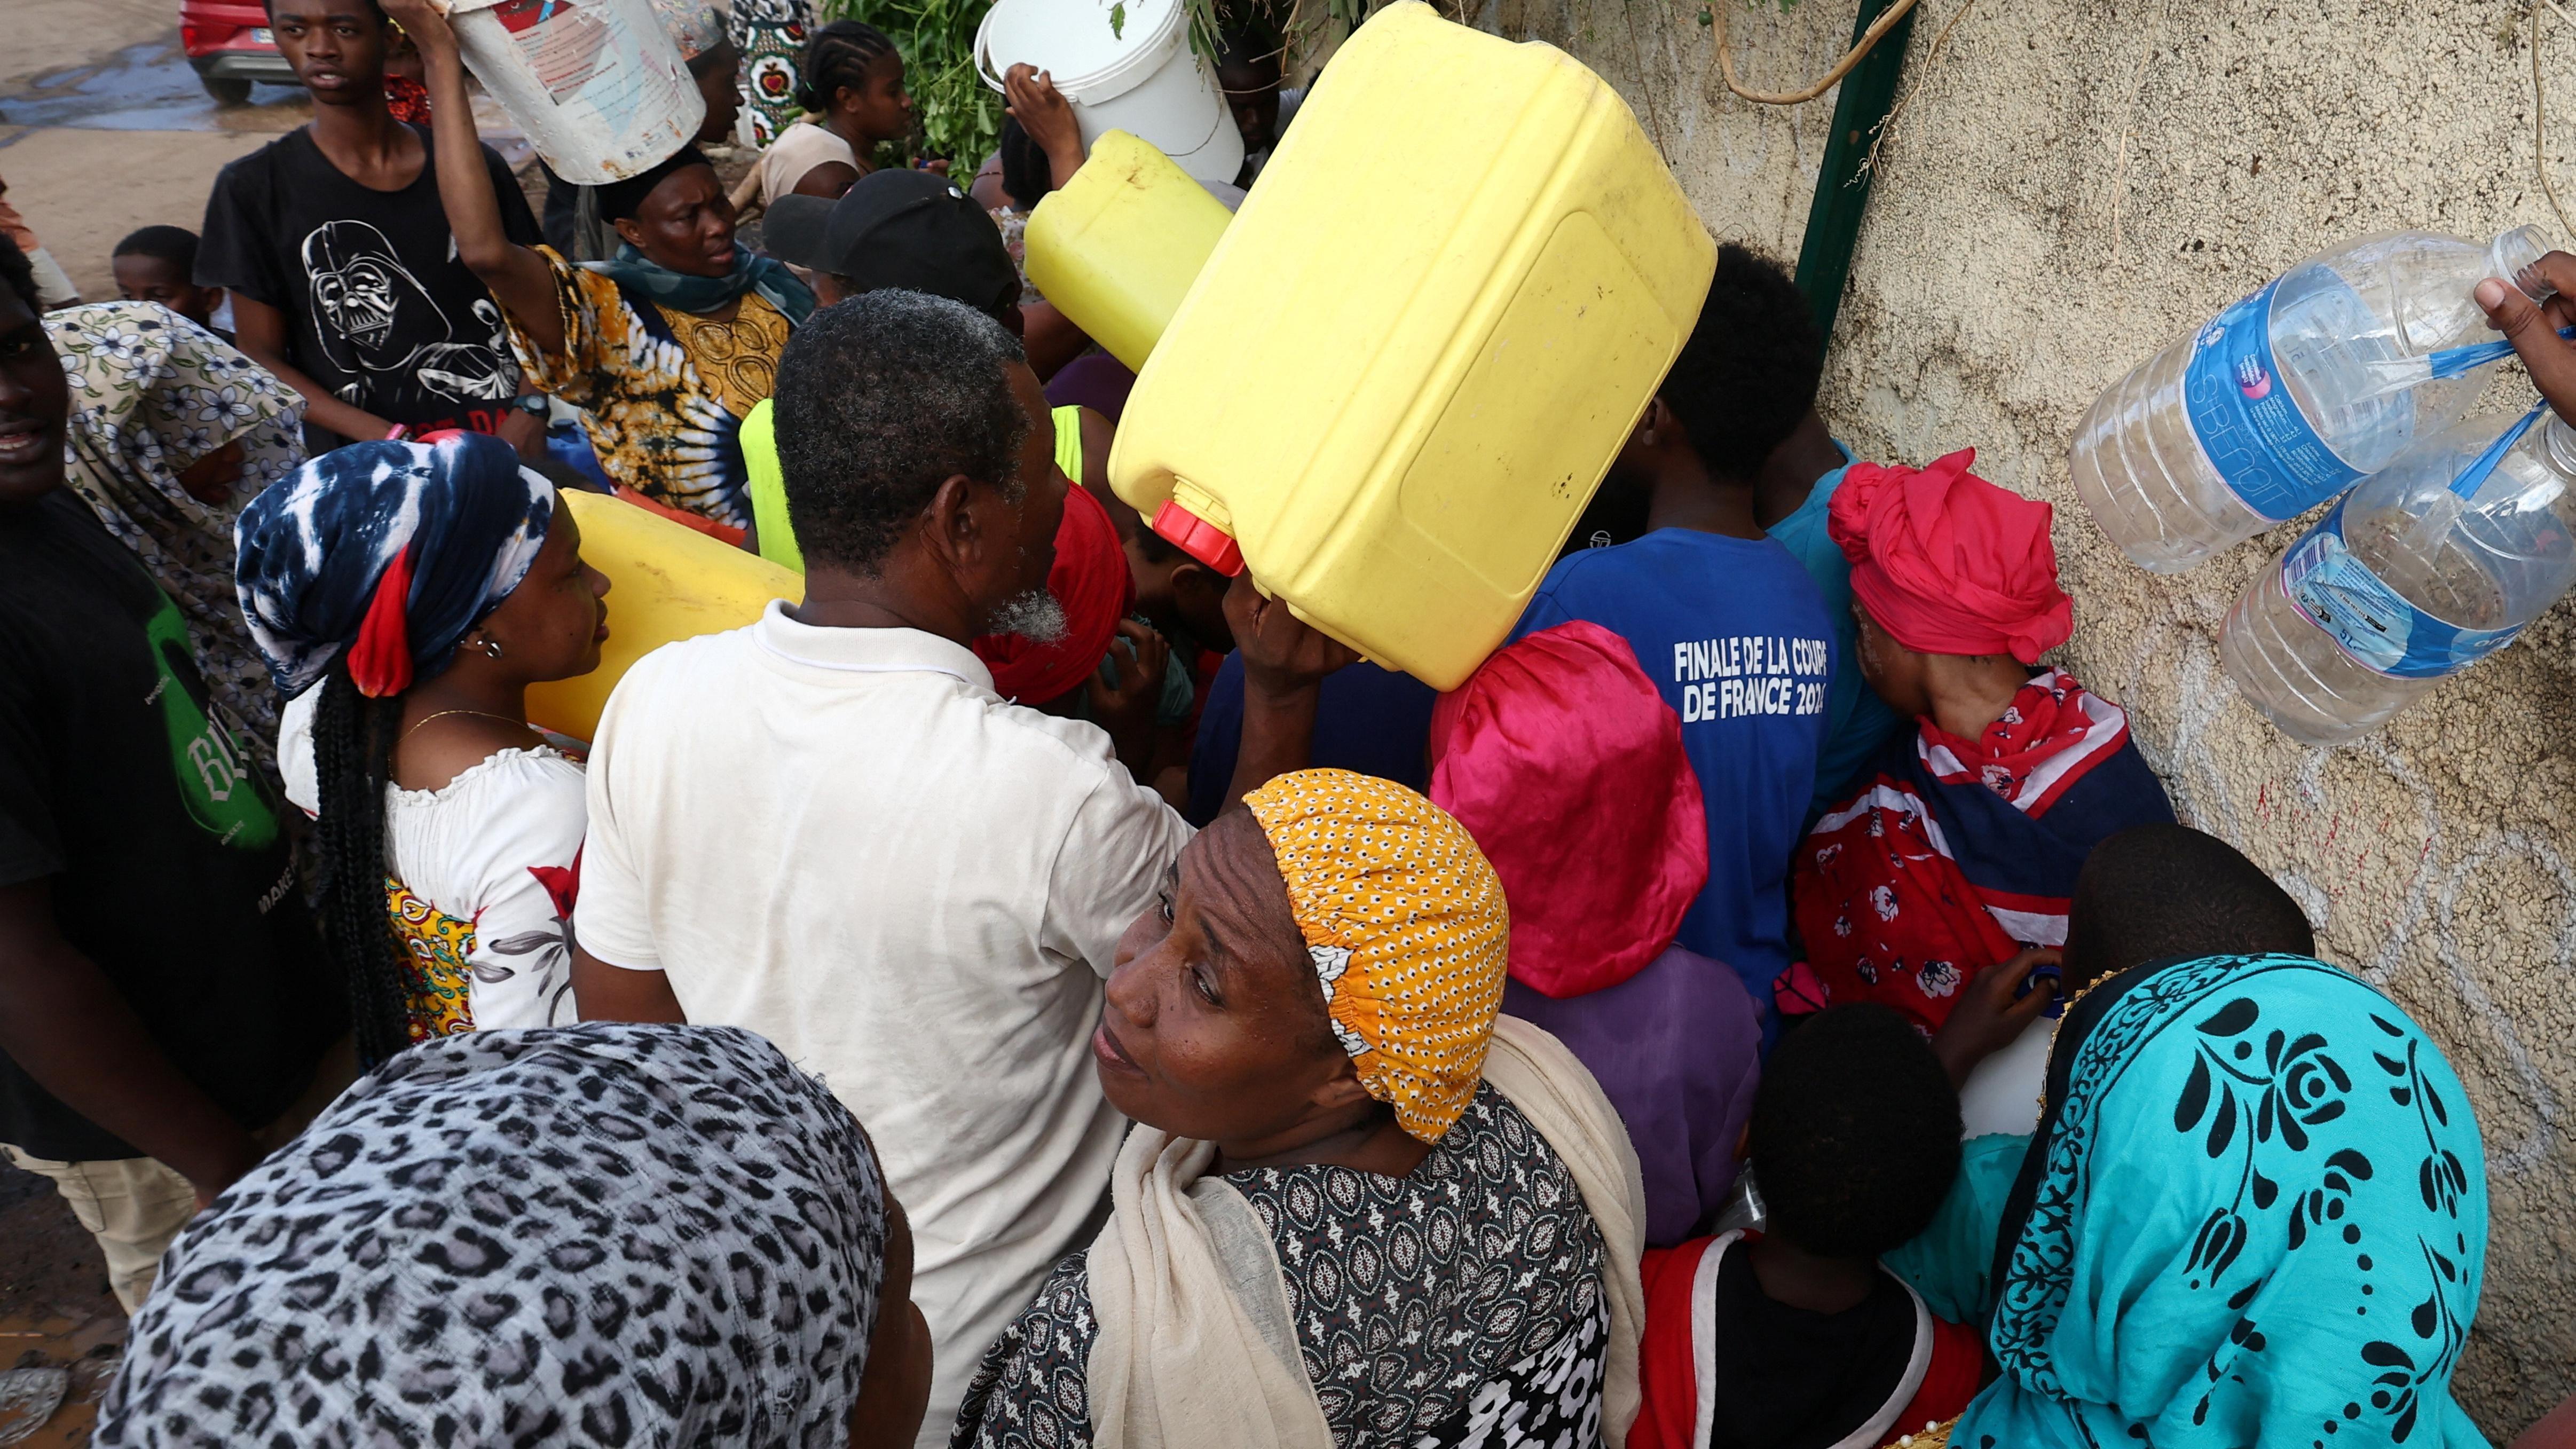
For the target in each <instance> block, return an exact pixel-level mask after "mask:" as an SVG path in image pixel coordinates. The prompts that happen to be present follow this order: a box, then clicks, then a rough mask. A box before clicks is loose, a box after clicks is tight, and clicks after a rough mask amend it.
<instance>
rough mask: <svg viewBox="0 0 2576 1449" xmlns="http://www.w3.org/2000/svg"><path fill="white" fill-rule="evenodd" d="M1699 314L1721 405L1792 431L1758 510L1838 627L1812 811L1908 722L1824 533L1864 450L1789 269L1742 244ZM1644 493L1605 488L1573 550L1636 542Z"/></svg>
mask: <svg viewBox="0 0 2576 1449" xmlns="http://www.w3.org/2000/svg"><path fill="white" fill-rule="evenodd" d="M1700 315H1701V317H1702V318H1703V319H1706V318H1708V317H1710V316H1712V315H1716V316H1720V317H1723V318H1725V319H1726V321H1727V323H1728V326H1727V328H1726V330H1725V331H1724V332H1723V333H1722V334H1721V335H1723V336H1724V337H1726V338H1727V339H1728V342H1729V346H1728V349H1727V351H1726V352H1725V353H1723V354H1722V355H1720V356H1719V357H1717V358H1716V359H1714V364H1713V365H1714V367H1715V368H1716V369H1717V375H1718V378H1719V386H1718V387H1717V388H1716V389H1715V401H1714V402H1713V403H1712V404H1711V406H1712V408H1714V409H1721V410H1723V411H1724V412H1726V413H1727V414H1730V415H1731V416H1732V418H1733V420H1734V421H1733V423H1732V424H1731V426H1732V427H1733V428H1734V429H1735V430H1737V431H1740V432H1743V433H1746V434H1750V435H1753V436H1760V437H1770V436H1774V435H1778V434H1781V433H1784V432H1785V434H1786V436H1785V437H1783V438H1782V440H1781V441H1780V443H1779V444H1778V445H1777V446H1775V447H1773V448H1772V449H1771V451H1770V453H1769V455H1768V456H1766V457H1764V458H1763V460H1762V463H1761V466H1760V468H1759V469H1757V470H1756V471H1755V474H1754V484H1753V518H1754V521H1755V522H1757V523H1759V524H1761V525H1762V530H1763V532H1765V533H1767V534H1769V535H1770V536H1771V537H1772V538H1775V539H1777V540H1779V542H1780V543H1781V544H1782V545H1783V546H1784V547H1786V548H1787V549H1788V550H1789V552H1790V553H1791V554H1793V555H1795V556H1796V557H1797V560H1798V563H1799V564H1800V566H1802V567H1804V568H1805V569H1806V571H1807V577H1809V578H1811V579H1813V580H1815V581H1816V590H1817V592H1818V593H1819V594H1821V595H1822V596H1823V597H1824V601H1825V618H1826V621H1827V622H1828V623H1829V624H1831V625H1832V627H1833V632H1834V674H1833V687H1832V689H1831V690H1830V691H1829V692H1828V694H1827V697H1826V702H1825V746H1824V750H1823V752H1822V753H1821V754H1819V755H1818V756H1817V758H1816V790H1815V794H1814V795H1813V796H1812V797H1810V798H1809V800H1808V803H1807V813H1808V816H1809V818H1810V819H1812V818H1813V817H1814V816H1816V815H1818V814H1821V813H1823V811H1824V809H1825V807H1826V806H1828V805H1831V804H1832V803H1834V801H1835V799H1836V798H1838V797H1837V795H1836V791H1837V790H1838V789H1839V788H1840V787H1841V785H1842V783H1843V782H1844V781H1846V780H1848V779H1850V778H1851V777H1852V775H1853V774H1854V773H1855V772H1856V771H1858V770H1859V769H1860V767H1861V766H1863V765H1865V764H1867V763H1868V762H1869V761H1870V760H1872V759H1874V758H1876V756H1877V754H1878V752H1879V750H1880V748H1881V747H1883V746H1884V745H1885V744H1886V743H1887V741H1888V740H1889V739H1890V738H1892V737H1893V736H1895V735H1896V734H1897V733H1899V732H1900V731H1901V730H1902V728H1903V722H1902V721H1900V720H1899V719H1897V717H1896V716H1895V714H1894V713H1892V712H1891V711H1890V710H1889V709H1888V707H1887V704H1886V702H1885V701H1883V700H1881V699H1880V698H1879V697H1878V696H1877V695H1876V694H1873V693H1871V692H1870V688H1869V686H1868V685H1867V684H1866V683H1863V682H1862V680H1861V677H1860V663H1859V657H1858V656H1859V651H1858V649H1857V648H1856V647H1855V637H1856V630H1857V627H1858V626H1857V625H1855V624H1854V622H1853V620H1852V612H1851V560H1849V559H1847V558H1844V557H1843V551H1842V550H1841V549H1840V548H1839V547H1837V546H1835V544H1834V541H1833V540H1832V539H1831V538H1829V537H1827V536H1826V532H1825V513H1826V510H1827V508H1828V507H1829V505H1830V504H1831V503H1832V501H1833V496H1834V490H1835V489H1836V488H1838V487H1840V486H1841V485H1842V480H1843V473H1844V470H1845V469H1847V468H1849V467H1850V466H1851V464H1852V463H1853V461H1854V459H1853V456H1852V452H1851V450H1850V449H1849V448H1846V447H1844V446H1843V445H1842V444H1841V443H1839V442H1837V441H1835V439H1834V436H1833V434H1832V433H1831V432H1829V431H1827V430H1826V427H1825V421H1824V419H1823V418H1822V417H1821V416H1819V415H1818V414H1817V412H1816V389H1817V386H1818V384H1819V383H1820V382H1821V381H1822V379H1823V376H1824V366H1825V345H1824V338H1823V337H1822V336H1820V335H1819V334H1818V333H1817V331H1816V324H1815V318H1814V314H1813V312H1812V311H1811V310H1810V309H1809V307H1808V305H1807V299H1806V297H1805V295H1804V294H1802V293H1800V292H1799V290H1798V286H1797V283H1795V282H1793V281H1791V280H1790V279H1789V274H1788V272H1786V271H1785V270H1783V269H1782V268H1781V267H1780V265H1779V264H1778V263H1776V262H1774V261H1772V260H1771V259H1770V258H1768V257H1764V256H1760V255H1757V254H1755V253H1753V252H1750V251H1747V250H1745V249H1743V248H1741V247H1729V248H1726V249H1725V250H1723V251H1722V252H1721V253H1720V254H1719V258H1718V265H1717V277H1716V280H1715V281H1714V282H1712V283H1711V284H1710V287H1709V296H1708V301H1707V302H1706V303H1704V304H1702V306H1701V308H1700ZM1646 502H1647V500H1646V498H1645V497H1644V496H1643V495H1642V494H1640V493H1638V492H1636V491H1634V490H1628V489H1617V488H1603V489H1602V490H1601V491H1600V492H1599V493H1597V494H1596V495H1594V497H1593V500H1592V504H1591V506H1590V507H1588V508H1587V509H1585V510H1584V514H1583V518H1582V519H1581V521H1580V522H1578V523H1577V524H1576V525H1575V528H1574V531H1573V532H1572V533H1571V534H1570V535H1568V537H1567V539H1566V546H1567V548H1568V549H1569V550H1572V549H1585V548H1604V547H1608V546H1610V545H1612V544H1620V543H1627V542H1629V541H1630V540H1632V539H1635V538H1637V537H1639V536H1641V535H1643V534H1644V533H1645V532H1646V526H1647V525H1646Z"/></svg>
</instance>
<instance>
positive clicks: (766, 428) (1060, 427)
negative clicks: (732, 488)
mask: <svg viewBox="0 0 2576 1449" xmlns="http://www.w3.org/2000/svg"><path fill="white" fill-rule="evenodd" d="M774 416H775V415H774V412H773V410H772V408H771V406H770V400H769V399H767V398H762V399H761V400H760V403H759V405H758V406H756V407H754V408H753V409H752V410H751V413H750V415H749V416H747V417H745V418H744V419H743V420H742V434H741V437H742V459H743V462H744V464H745V465H747V466H748V468H749V469H750V472H751V483H750V489H749V491H750V493H751V521H752V527H753V528H754V529H755V530H757V531H758V533H759V537H760V556H761V557H762V558H765V559H767V560H769V561H770V562H771V563H774V564H777V565H779V566H780V567H782V568H791V569H794V570H795V571H796V572H798V573H800V574H801V573H803V572H805V554H804V551H803V550H801V549H799V548H798V547H797V546H796V528H795V525H793V524H791V523H789V522H788V521H787V483H786V480H785V479H784V478H782V477H781V476H780V475H779V471H778V429H777V427H776V425H775V422H774ZM1052 416H1053V418H1054V419H1055V465H1056V466H1057V467H1059V468H1061V469H1063V470H1064V476H1065V477H1066V478H1068V479H1070V480H1072V482H1073V485H1074V486H1075V487H1077V488H1079V487H1081V486H1082V409H1080V408H1078V407H1075V408H1057V409H1056V410H1055V411H1054V413H1053V414H1052Z"/></svg>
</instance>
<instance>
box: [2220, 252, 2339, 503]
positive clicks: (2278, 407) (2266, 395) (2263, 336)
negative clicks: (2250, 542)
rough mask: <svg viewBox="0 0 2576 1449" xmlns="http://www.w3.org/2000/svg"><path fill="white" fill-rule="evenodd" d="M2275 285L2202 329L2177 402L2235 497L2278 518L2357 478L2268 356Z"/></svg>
mask: <svg viewBox="0 0 2576 1449" xmlns="http://www.w3.org/2000/svg"><path fill="white" fill-rule="evenodd" d="M2280 285H2281V284H2280V283H2279V282H2278V281H2275V282H2273V283H2272V284H2271V285H2270V286H2268V287H2265V288H2264V289H2263V290H2262V291H2259V292H2257V293H2255V294H2254V295H2253V296H2251V297H2248V298H2246V299H2245V300H2244V301H2242V302H2239V303H2237V304H2236V305H2235V306H2233V307H2230V308H2228V309H2227V310H2226V311H2224V312H2221V313H2219V314H2218V316H2217V317H2216V318H2214V319H2212V320H2211V322H2210V324H2209V325H2208V326H2206V327H2204V328H2202V329H2200V340H2199V342H2198V344H2197V345H2196V346H2195V347H2194V348H2193V350H2192V354H2191V366H2190V367H2189V369H2187V370H2186V371H2185V372H2184V374H2183V383H2182V398H2183V407H2184V408H2185V410H2186V411H2188V412H2189V414H2190V416H2191V430H2192V432H2193V434H2194V435H2196V436H2197V437H2198V438H2199V439H2200V446H2201V451H2203V452H2205V453H2207V454H2208V455H2209V461H2210V463H2211V464H2212V465H2213V466H2215V467H2216V468H2217V469H2218V476H2219V479H2220V480H2221V481H2223V482H2224V483H2226V485H2227V491H2229V492H2231V493H2233V494H2235V495H2236V497H2237V499H2238V501H2240V502H2242V503H2243V504H2244V505H2245V506H2246V507H2248V508H2251V509H2253V510H2254V511H2255V512H2256V513H2259V514H2261V515H2263V516H2264V517H2265V518H2268V519H2270V520H2272V521H2273V522H2274V523H2279V522H2281V521H2282V520H2284V519H2289V518H2296V517H2298V516H2299V515H2300V514H2302V513H2305V512H2307V511H2308V510H2309V509H2311V508H2314V507H2315V506H2316V505H2318V504H2320V503H2323V502H2324V501H2326V500H2327V499H2329V498H2332V497H2333V496H2335V495H2336V494H2338V493H2341V492H2342V491H2343V490H2345V489H2347V488H2349V487H2351V486H2352V485H2353V484H2355V483H2357V482H2359V481H2360V480H2361V472H2360V470H2359V469H2356V468H2354V467H2352V466H2351V465H2350V464H2348V463H2346V462H2344V460H2343V459H2341V458H2339V457H2337V456H2336V455H2335V451H2334V449H2332V448H2329V447H2327V446H2326V443H2325V439H2323V438H2320V437H2318V436H2317V430H2316V429H2315V428H2313V427H2310V426H2309V425H2308V420H2307V418H2306V416H2305V415H2303V414H2302V413H2300V411H2299V405H2298V404H2297V403H2296V402H2293V401H2291V399H2290V393H2289V389H2288V388H2287V387H2285V386H2283V385H2282V381H2281V370H2280V368H2279V367H2278V366H2276V365H2275V364H2274V363H2273V361H2272V326H2271V322H2272V294H2273V292H2275V291H2277V290H2279V288H2280Z"/></svg>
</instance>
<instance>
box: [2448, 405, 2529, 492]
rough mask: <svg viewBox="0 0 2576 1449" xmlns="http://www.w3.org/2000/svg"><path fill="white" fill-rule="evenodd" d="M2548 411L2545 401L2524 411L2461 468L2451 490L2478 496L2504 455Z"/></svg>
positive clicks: (2510, 450) (2511, 449)
mask: <svg viewBox="0 0 2576 1449" xmlns="http://www.w3.org/2000/svg"><path fill="white" fill-rule="evenodd" d="M2548 411H2549V404H2547V403H2545V402H2544V403H2540V404H2537V405H2536V406H2534V407H2533V408H2532V410H2531V411H2529V412H2527V413H2524V414H2523V415H2522V417H2521V418H2520V419H2519V420H2517V421H2516V422H2515V423H2514V425H2513V426H2512V427H2509V428H2507V429H2505V430H2504V436H2502V437H2500V438H2497V439H2496V440H2495V441H2494V442H2492V443H2489V444H2487V450H2486V451H2485V452H2483V453H2480V454H2478V455H2477V456H2476V457H2475V458H2472V459H2470V460H2469V466H2467V467H2465V468H2463V469H2461V470H2460V476H2459V477H2457V478H2454V479H2452V480H2451V491H2452V492H2454V493H2456V494H2458V495H2460V496H2461V497H2462V498H2475V497H2477V496H2478V490H2479V489H2480V488H2483V487H2485V486H2486V482H2487V475H2488V474H2490V473H2493V472H2494V471H2495V470H2496V465H2497V464H2499V463H2501V462H2503V461H2504V455H2505V454H2507V453H2510V452H2512V451H2513V445H2514V444H2516V443H2519V442H2521V441H2522V435H2523V434H2525V433H2527V432H2530V431H2531V425H2532V424H2534V423H2536V422H2539V421H2540V416H2541V414H2543V413H2545V412H2548Z"/></svg>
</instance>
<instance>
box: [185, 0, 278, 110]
mask: <svg viewBox="0 0 2576 1449" xmlns="http://www.w3.org/2000/svg"><path fill="white" fill-rule="evenodd" d="M179 45H180V48H182V49H184V50H185V51H187V52H188V64H190V65H192V66H195V67H196V68H197V80H198V82H199V83H200V84H202V85H203V86H205V88H206V94H208V95H210V96H213V97H214V98H215V99H216V100H218V101H221V102H223V103H224V104H225V105H228V106H238V105H241V104H243V103H245V102H247V101H248V100H249V99H250V87H251V83H252V82H253V81H271V82H274V83H276V84H278V85H293V84H295V71H294V68H293V67H291V66H289V65H288V64H287V63H286V57H285V56H283V55H280V54H278V52H277V41H276V40H275V39H274V38H273V37H271V36H270V35H269V33H268V10H267V8H266V7H265V6H264V5H263V4H262V3H261V0H179Z"/></svg>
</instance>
